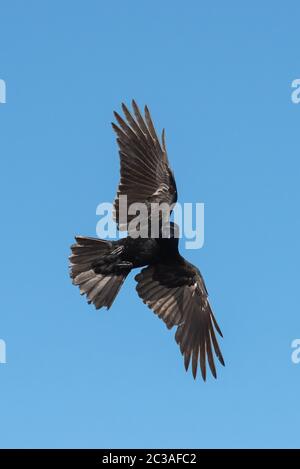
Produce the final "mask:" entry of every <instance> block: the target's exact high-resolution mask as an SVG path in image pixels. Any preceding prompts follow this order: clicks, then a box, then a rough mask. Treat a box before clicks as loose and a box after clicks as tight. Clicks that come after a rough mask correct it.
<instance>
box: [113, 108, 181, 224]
mask: <svg viewBox="0 0 300 469" xmlns="http://www.w3.org/2000/svg"><path fill="white" fill-rule="evenodd" d="M132 108H133V112H134V117H133V115H132V114H131V113H130V111H129V110H128V108H127V107H126V106H125V104H122V110H123V113H124V115H125V119H126V120H127V122H126V121H125V120H124V119H123V118H122V117H121V116H120V115H119V114H118V113H117V112H115V113H114V115H115V118H116V120H117V122H118V126H117V125H116V124H115V123H112V127H113V129H114V131H115V132H116V134H117V142H118V146H119V154H120V164H121V168H120V175H121V178H120V183H119V187H118V190H117V196H116V199H115V202H114V219H115V221H116V223H117V224H118V227H119V228H120V229H123V230H124V229H127V226H128V223H129V222H130V221H131V220H132V219H133V218H134V216H135V215H132V214H131V215H130V214H129V213H128V211H126V218H127V220H125V219H124V217H122V215H121V210H120V196H125V195H126V196H127V207H129V205H131V204H133V203H136V202H140V203H146V204H147V205H149V204H150V203H151V202H156V203H166V204H168V205H169V206H172V205H173V204H175V203H176V201H177V189H176V183H175V179H174V175H173V172H172V170H171V169H170V166H169V162H168V157H167V150H166V145H165V137H164V131H163V133H162V143H160V141H159V138H158V137H157V134H156V131H155V128H154V125H153V122H152V119H151V116H150V112H149V110H148V108H147V106H145V118H143V117H142V115H141V112H140V110H139V108H138V106H137V104H136V103H135V101H132Z"/></svg>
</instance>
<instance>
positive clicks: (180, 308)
mask: <svg viewBox="0 0 300 469" xmlns="http://www.w3.org/2000/svg"><path fill="white" fill-rule="evenodd" d="M135 279H136V281H137V282H138V284H137V287H136V289H137V292H138V294H139V296H140V297H141V298H142V300H143V302H144V303H145V304H147V305H148V306H149V308H151V309H152V310H153V311H154V312H155V313H156V314H157V315H158V316H159V317H160V318H161V319H162V320H163V321H164V322H165V323H166V325H167V327H168V328H169V329H170V328H172V327H173V326H177V330H176V334H175V340H176V342H177V343H178V345H179V347H180V350H181V353H182V354H183V356H184V365H185V368H186V370H187V369H188V367H189V364H190V360H192V372H193V376H194V378H196V374H197V366H198V363H200V368H201V373H202V377H203V379H204V380H205V379H206V361H208V364H209V367H210V369H211V372H212V374H213V376H214V377H215V378H216V376H217V373H216V367H215V363H214V357H213V349H214V351H215V354H216V356H217V358H218V359H219V361H220V362H221V364H222V365H224V360H223V357H222V354H221V351H220V348H219V345H218V342H217V339H216V334H215V329H216V330H217V332H218V333H219V334H220V335H221V336H222V333H221V330H220V328H219V326H218V324H217V321H216V319H215V317H214V315H213V312H212V310H211V307H210V305H209V302H208V294H207V290H206V287H205V284H204V280H203V278H202V276H201V274H200V272H199V270H198V269H196V267H194V266H193V265H192V264H190V263H189V262H187V261H185V260H184V259H183V258H182V257H180V259H177V260H173V261H172V262H168V263H167V264H163V263H160V264H156V265H153V266H149V267H146V268H144V269H143V270H142V271H141V272H140V273H139V274H138V275H136V277H135Z"/></svg>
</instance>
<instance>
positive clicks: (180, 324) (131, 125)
mask: <svg viewBox="0 0 300 469" xmlns="http://www.w3.org/2000/svg"><path fill="white" fill-rule="evenodd" d="M132 108H133V114H132V113H131V112H130V111H129V110H128V108H127V107H126V106H125V104H122V110H123V113H124V116H125V119H126V120H125V119H123V118H122V117H121V116H120V115H119V114H118V113H117V112H115V113H114V115H115V118H116V121H117V124H118V125H117V124H115V123H112V127H113V130H114V131H115V132H116V135H117V143H118V146H119V155H120V183H119V186H118V189H117V195H116V199H115V201H114V220H115V222H116V223H117V226H118V227H119V229H123V230H127V231H128V236H127V237H126V238H122V239H119V240H116V241H109V240H102V239H99V238H90V237H84V236H76V237H75V240H76V243H75V244H73V245H72V246H71V250H72V255H71V256H70V276H71V278H72V280H73V283H74V284H75V285H78V286H79V288H80V292H81V294H82V295H83V294H85V295H86V297H87V300H88V303H92V304H94V306H95V307H96V309H99V308H101V307H103V306H105V307H106V308H107V309H108V308H110V307H111V305H112V303H113V301H114V299H115V297H116V295H117V294H118V292H119V290H120V288H121V286H122V284H123V283H124V281H125V279H126V277H127V275H128V274H129V272H130V271H131V270H132V269H135V268H141V267H144V268H143V269H142V270H141V271H140V273H138V274H137V275H136V276H135V280H136V282H137V286H136V290H137V293H138V295H139V296H140V298H141V299H142V301H143V302H144V303H145V304H146V305H147V306H148V307H149V308H151V309H152V310H153V311H154V313H155V314H157V316H158V317H159V318H161V319H162V320H163V321H164V322H165V324H166V326H167V327H168V328H169V329H171V328H172V327H173V326H176V327H177V329H176V333H175V340H176V342H177V343H178V345H179V347H180V351H181V353H182V355H183V357H184V365H185V369H186V370H188V368H189V365H190V362H191V367H192V373H193V377H194V378H196V375H197V367H198V365H199V364H200V369H201V375H202V378H203V380H204V381H205V380H206V367H207V362H208V365H209V367H210V370H211V373H212V375H213V376H214V377H215V378H216V377H217V373H216V366H215V362H214V353H215V355H216V357H217V358H218V360H219V361H220V363H221V364H222V365H224V359H223V356H222V353H221V350H220V348H219V345H218V342H217V338H216V333H215V331H217V332H218V334H219V335H220V336H221V337H222V332H221V330H220V327H219V325H218V323H217V321H216V319H215V317H214V314H213V312H212V309H211V306H210V304H209V301H208V292H207V289H206V286H205V283H204V280H203V277H202V275H201V273H200V271H199V269H197V268H196V267H195V266H194V265H192V264H191V263H189V262H188V261H187V260H186V259H184V257H182V256H181V255H180V253H179V250H178V227H177V225H176V224H175V223H173V222H170V221H169V220H167V222H168V223H169V233H168V236H166V235H165V231H164V228H165V223H166V221H163V220H162V218H161V216H160V214H159V213H157V212H155V211H154V213H153V212H151V210H150V208H151V207H152V206H153V205H155V206H157V205H158V204H166V205H167V207H169V215H170V213H171V211H172V209H173V207H174V205H175V203H176V202H177V188H176V182H175V178H174V174H173V171H172V170H171V168H170V165H169V161H168V156H167V150H166V143H165V132H164V130H163V132H162V137H161V142H160V140H159V138H158V136H157V134H156V131H155V127H154V125H153V121H152V118H151V115H150V112H149V110H148V108H147V106H145V117H144V118H143V116H142V114H141V112H140V110H139V108H138V106H137V104H136V103H135V101H134V100H133V101H132ZM126 121H127V122H126ZM124 196H126V197H127V207H130V205H131V204H135V203H143V204H145V205H146V207H147V212H146V219H143V218H142V219H141V225H143V224H144V222H145V221H146V222H148V223H149V224H150V225H151V224H152V223H154V220H155V217H156V218H157V216H158V221H159V233H158V236H156V237H151V235H150V234H149V235H148V237H142V236H138V237H136V236H133V235H132V232H131V230H130V223H131V222H132V221H133V220H134V217H135V216H136V215H132V213H130V211H129V210H128V209H127V210H125V211H124V210H122V207H121V202H120V201H121V200H122V197H124ZM122 213H123V214H122ZM124 214H125V216H124ZM213 351H214V353H213Z"/></svg>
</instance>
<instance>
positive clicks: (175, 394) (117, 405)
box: [0, 0, 300, 448]
mask: <svg viewBox="0 0 300 469" xmlns="http://www.w3.org/2000/svg"><path fill="white" fill-rule="evenodd" d="M0 9H1V28H0V78H1V79H4V80H5V81H6V85H7V103H6V104H4V105H2V104H1V105H0V152H1V173H0V178H1V181H0V190H1V198H0V199H1V219H2V223H1V246H2V249H1V292H2V293H1V297H0V311H1V313H0V338H1V339H4V340H5V341H6V344H7V364H6V365H0V446H1V447H23V448H26V447H111V448H114V447H175V448H176V447H186V448H189V447H200V448H201V447H210V448H214V447H224V448H229V447H264V446H267V447H292V446H299V387H300V364H299V365H295V364H293V363H292V362H291V352H292V349H291V342H292V340H293V339H295V338H299V337H300V304H299V303H300V301H299V265H300V255H299V234H300V233H299V231H300V223H299V205H300V196H299V171H300V162H299V157H300V154H299V150H300V148H299V147H300V140H299V124H300V104H299V105H296V104H293V103H292V102H291V91H292V90H291V82H292V81H293V80H294V79H296V78H300V62H299V39H300V33H299V14H300V6H299V2H296V1H288V2H271V1H265V2H261V1H258V0H257V1H253V2H239V1H227V2H223V1H221V0H219V1H215V2H210V1H190V2H186V3H183V2H181V1H171V0H168V1H164V2H159V1H157V0H153V1H151V2H145V1H128V2H122V1H119V0H117V1H114V2H104V1H88V2H84V1H72V2H71V1H64V2H59V1H53V0H51V1H43V2H39V1H37V0H36V1H26V2H22V1H14V0H10V1H8V0H7V1H4V0H2V1H1V4H0ZM132 97H134V98H135V99H136V100H137V101H138V102H139V103H140V104H141V105H143V104H144V103H147V104H148V105H149V107H150V109H151V111H152V114H153V118H154V120H155V123H156V125H157V126H158V128H160V129H161V128H162V127H163V126H164V127H166V132H167V146H168V151H169V158H170V160H171V163H172V166H173V169H174V171H175V175H176V177H177V184H178V189H179V195H180V198H181V201H186V202H198V201H201V202H204V203H205V222H206V225H205V244H204V247H203V248H202V249H200V250H197V251H184V249H183V254H184V255H186V256H187V258H188V259H189V260H190V261H192V262H193V263H195V264H196V265H197V266H199V268H200V269H201V271H202V273H203V275H204V276H205V279H206V283H207V287H208V290H209V293H210V297H211V302H212V305H213V308H214V310H215V314H216V316H217V318H218V321H219V323H220V325H221V327H222V330H223V333H224V340H222V341H221V346H222V350H223V352H224V357H225V361H226V367H225V368H222V367H219V368H218V371H219V373H218V375H219V376H218V380H217V381H215V380H213V378H209V379H208V382H207V383H203V382H202V381H201V380H200V379H199V380H197V381H196V382H194V380H193V378H192V376H191V374H190V373H188V374H186V373H185V371H184V367H183V363H182V359H181V355H180V352H179V350H178V348H177V345H176V343H175V341H174V339H173V336H174V332H173V331H168V330H167V329H166V327H165V326H164V324H163V323H162V322H161V321H160V320H159V319H157V318H156V317H155V316H154V314H153V313H152V312H151V311H150V310H149V309H148V308H147V307H146V306H144V305H143V304H142V302H141V300H140V299H139V298H138V296H137V294H136V293H135V282H134V280H133V275H131V277H130V278H129V279H128V280H127V281H126V284H125V286H124V287H123V289H122V291H121V292H120V294H119V296H118V298H117V300H116V302H115V304H114V305H113V307H112V308H111V310H109V311H106V310H103V311H102V310H100V311H98V312H96V311H95V310H94V308H92V307H90V306H89V305H87V304H86V302H85V300H84V299H83V298H81V297H80V295H79V291H78V289H76V288H75V287H74V286H72V285H71V282H70V280H69V277H68V268H67V265H68V261H67V258H68V255H69V245H70V244H71V243H72V241H73V236H74V235H75V234H85V235H90V236H93V235H95V227H96V222H97V220H98V217H97V216H96V213H95V210H96V206H97V204H98V203H100V202H102V201H111V200H113V198H114V195H115V190H116V186H117V182H118V178H119V173H118V172H119V160H118V155H117V150H116V144H115V140H114V136H113V133H112V131H111V128H110V121H111V119H112V111H113V109H118V108H119V105H120V102H121V101H122V100H124V101H125V102H127V103H129V102H130V100H131V98H132ZM181 244H182V245H183V243H182V242H181ZM182 247H183V246H182Z"/></svg>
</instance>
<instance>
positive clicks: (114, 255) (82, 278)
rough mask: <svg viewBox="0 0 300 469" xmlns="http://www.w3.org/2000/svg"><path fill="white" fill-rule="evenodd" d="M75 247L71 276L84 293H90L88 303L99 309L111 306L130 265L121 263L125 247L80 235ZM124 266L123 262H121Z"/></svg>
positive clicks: (73, 248) (71, 263) (87, 294)
mask: <svg viewBox="0 0 300 469" xmlns="http://www.w3.org/2000/svg"><path fill="white" fill-rule="evenodd" d="M75 239H76V241H77V242H76V244H73V245H72V246H71V250H72V255H71V256H70V276H71V278H72V279H73V284H74V285H78V286H79V288H80V293H81V294H82V295H86V296H87V300H88V303H93V304H94V306H95V308H96V309H99V308H101V307H102V306H106V307H107V309H108V308H110V307H111V305H112V303H113V301H114V299H115V298H116V296H117V294H118V292H119V290H120V288H121V286H122V284H123V282H124V280H125V279H126V277H127V275H128V273H129V271H130V267H128V266H127V268H126V265H123V268H117V267H118V266H119V265H120V264H118V261H119V260H120V254H121V253H122V249H123V246H117V247H116V246H115V245H113V244H112V243H111V242H110V241H106V240H102V239H98V238H87V237H84V236H77V237H76V238H75ZM121 267H122V264H121Z"/></svg>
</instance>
